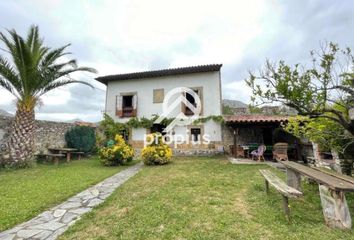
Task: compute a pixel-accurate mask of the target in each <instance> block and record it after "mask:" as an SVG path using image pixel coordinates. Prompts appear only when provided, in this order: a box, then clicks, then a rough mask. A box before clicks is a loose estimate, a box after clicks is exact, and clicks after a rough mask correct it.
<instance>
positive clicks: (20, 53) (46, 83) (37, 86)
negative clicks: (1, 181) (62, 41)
mask: <svg viewBox="0 0 354 240" xmlns="http://www.w3.org/2000/svg"><path fill="white" fill-rule="evenodd" d="M7 32H8V35H9V36H6V35H5V34H3V33H0V40H1V41H2V42H3V43H4V46H5V48H4V49H2V50H3V51H4V52H6V53H7V54H8V55H9V57H10V60H9V59H6V58H5V57H4V55H0V86H1V87H3V88H5V89H6V90H7V91H9V92H10V93H11V94H12V95H14V96H15V97H16V101H17V110H16V115H15V119H14V121H13V125H12V127H11V132H10V136H9V138H8V141H7V144H6V145H7V151H6V154H3V164H4V165H6V166H9V167H26V166H28V165H29V163H30V160H31V159H32V157H33V137H34V132H35V121H34V120H35V112H34V109H35V107H36V106H37V105H38V104H39V103H40V98H41V96H42V95H43V94H45V93H47V92H49V91H51V90H53V89H56V88H58V87H61V86H64V85H67V84H70V83H82V84H86V85H88V86H91V85H90V84H88V83H86V82H83V81H78V80H74V79H72V78H71V77H70V74H71V73H74V72H79V71H86V72H96V70H94V69H93V68H88V67H78V66H77V63H76V60H74V59H72V60H69V61H63V60H64V59H67V56H68V55H69V54H70V53H69V52H66V49H67V47H68V46H69V45H70V44H68V45H65V46H63V47H60V48H56V49H52V48H49V47H46V46H44V45H43V40H42V39H41V38H40V37H39V31H38V27H37V26H31V27H30V29H29V32H28V34H27V37H26V39H24V38H22V37H21V36H19V35H18V34H17V32H16V31H15V30H8V31H7ZM63 56H65V57H66V58H62V57H63ZM91 87H92V86H91Z"/></svg>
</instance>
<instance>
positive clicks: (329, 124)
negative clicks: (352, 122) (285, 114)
mask: <svg viewBox="0 0 354 240" xmlns="http://www.w3.org/2000/svg"><path fill="white" fill-rule="evenodd" d="M285 130H286V131H288V132H289V133H291V134H293V135H294V136H296V137H298V138H307V139H309V140H311V141H312V142H316V143H318V144H319V145H320V148H321V149H322V150H327V151H330V150H334V151H335V152H336V153H337V154H338V157H339V160H340V162H341V166H336V169H335V170H339V169H340V168H341V171H342V172H343V173H346V174H348V175H351V172H352V168H353V160H352V157H353V153H354V152H353V151H354V136H353V135H350V134H347V133H346V130H345V129H344V128H343V126H342V125H340V124H339V123H337V122H334V121H331V120H330V119H328V118H309V117H304V116H296V117H292V118H290V119H289V121H288V123H287V124H286V126H285Z"/></svg>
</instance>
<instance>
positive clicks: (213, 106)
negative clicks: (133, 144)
mask: <svg viewBox="0 0 354 240" xmlns="http://www.w3.org/2000/svg"><path fill="white" fill-rule="evenodd" d="M177 87H188V88H196V87H202V88H203V97H202V108H203V110H202V116H210V115H221V89H220V88H221V83H220V74H219V72H206V73H192V74H181V75H175V76H165V77H158V78H144V79H133V80H120V81H110V82H109V83H108V86H107V99H106V113H107V114H108V115H110V116H111V117H112V118H113V119H114V120H115V121H119V122H125V121H128V120H129V118H119V117H118V116H116V115H115V108H116V96H117V95H120V93H124V92H137V97H138V107H137V117H138V118H141V117H147V118H151V117H152V116H153V115H154V114H157V115H161V114H162V103H153V90H154V89H161V88H163V89H164V94H165V95H166V94H167V92H168V91H170V90H172V89H174V88H177ZM179 109H180V108H179ZM176 110H178V109H176ZM186 129H187V128H179V129H178V132H183V131H184V132H185V130H186ZM175 131H176V133H177V129H175ZM204 133H206V134H209V135H210V136H211V140H212V141H221V126H220V124H219V123H215V122H213V121H209V122H207V123H205V124H204ZM143 134H145V130H144V131H143V130H142V129H133V130H132V139H133V140H142V136H143Z"/></svg>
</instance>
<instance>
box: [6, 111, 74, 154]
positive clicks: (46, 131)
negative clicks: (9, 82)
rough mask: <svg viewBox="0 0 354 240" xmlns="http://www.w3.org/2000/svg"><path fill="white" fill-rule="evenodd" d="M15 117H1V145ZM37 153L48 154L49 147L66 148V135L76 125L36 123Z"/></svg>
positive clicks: (48, 122)
mask: <svg viewBox="0 0 354 240" xmlns="http://www.w3.org/2000/svg"><path fill="white" fill-rule="evenodd" d="M13 119H14V118H13V117H4V116H0V145H1V144H3V143H4V142H5V141H6V138H7V137H8V135H9V132H10V128H11V123H12V121H13ZM36 125H37V127H36V134H35V152H36V153H38V152H46V151H47V148H48V147H64V145H65V137H64V136H65V133H66V131H67V130H68V129H70V128H71V127H73V126H75V124H74V123H63V122H50V121H39V120H37V121H36Z"/></svg>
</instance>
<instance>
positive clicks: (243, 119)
mask: <svg viewBox="0 0 354 240" xmlns="http://www.w3.org/2000/svg"><path fill="white" fill-rule="evenodd" d="M288 118H289V117H288V116H279V115H253V114H252V115H232V116H231V115H230V116H224V120H225V122H226V123H263V122H269V123H271V122H286V121H288Z"/></svg>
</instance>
